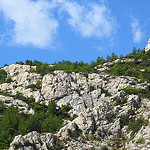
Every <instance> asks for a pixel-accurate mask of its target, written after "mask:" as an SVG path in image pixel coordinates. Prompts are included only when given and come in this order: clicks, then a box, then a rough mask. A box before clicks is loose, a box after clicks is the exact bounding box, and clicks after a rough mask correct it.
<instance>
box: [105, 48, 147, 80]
mask: <svg viewBox="0 0 150 150" xmlns="http://www.w3.org/2000/svg"><path fill="white" fill-rule="evenodd" d="M121 59H122V60H123V58H121ZM124 59H133V61H131V62H130V61H129V62H121V61H119V62H118V63H116V64H115V65H114V66H113V67H112V68H111V70H107V71H106V72H107V73H111V74H113V75H116V76H119V75H126V76H133V77H137V78H139V79H141V81H148V82H150V51H147V52H145V50H140V49H138V50H136V48H135V47H134V48H133V51H132V53H130V54H128V55H126V56H125V57H124Z"/></svg>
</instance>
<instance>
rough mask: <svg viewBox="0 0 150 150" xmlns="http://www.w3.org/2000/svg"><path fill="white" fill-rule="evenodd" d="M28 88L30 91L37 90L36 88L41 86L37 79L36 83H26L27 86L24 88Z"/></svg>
mask: <svg viewBox="0 0 150 150" xmlns="http://www.w3.org/2000/svg"><path fill="white" fill-rule="evenodd" d="M28 88H31V89H32V91H36V90H38V89H41V88H42V87H41V81H40V80H38V81H37V83H36V84H30V85H28V86H27V87H26V89H28Z"/></svg>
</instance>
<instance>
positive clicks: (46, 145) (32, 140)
mask: <svg viewBox="0 0 150 150" xmlns="http://www.w3.org/2000/svg"><path fill="white" fill-rule="evenodd" d="M56 141H57V137H56V136H55V135H54V134H52V133H45V134H40V133H37V132H36V131H33V132H30V133H28V134H27V135H25V136H22V135H18V136H16V137H15V138H14V140H13V142H12V143H10V148H9V150H24V149H26V150H35V149H38V150H50V149H54V148H55V145H56Z"/></svg>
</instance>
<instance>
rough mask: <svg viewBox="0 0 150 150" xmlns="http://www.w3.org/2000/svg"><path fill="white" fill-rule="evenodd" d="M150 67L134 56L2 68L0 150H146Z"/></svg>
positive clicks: (145, 56) (144, 57)
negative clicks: (86, 62)
mask: <svg viewBox="0 0 150 150" xmlns="http://www.w3.org/2000/svg"><path fill="white" fill-rule="evenodd" d="M149 61H150V52H149V51H148V52H145V51H133V53H131V54H129V55H127V56H126V57H123V58H120V59H117V58H116V56H115V55H112V56H111V57H109V59H108V60H104V59H102V58H99V59H97V61H96V62H93V63H91V64H90V65H88V64H85V63H83V62H80V63H78V62H76V63H71V62H69V61H65V62H63V63H58V64H56V63H55V64H53V65H49V64H47V63H45V64H42V63H40V62H38V61H34V62H32V61H29V60H27V61H26V64H23V63H19V64H12V65H9V66H5V67H3V68H1V70H0V71H1V72H0V81H1V82H0V83H1V84H0V114H1V119H0V149H4V148H8V147H9V144H10V143H11V144H10V148H9V149H10V150H14V149H18V150H19V149H30V150H32V149H41V150H47V149H68V150H74V149H90V150H92V149H97V150H100V149H102V150H107V149H110V150H113V149H129V150H134V149H136V150H137V149H139V150H141V149H143V150H144V149H149V148H150V142H149V141H150V128H149V127H150V123H149V121H150V94H149V93H150V83H149V81H150V79H149V68H150V66H149V64H150V63H149ZM15 136H16V137H15ZM14 137H15V138H14Z"/></svg>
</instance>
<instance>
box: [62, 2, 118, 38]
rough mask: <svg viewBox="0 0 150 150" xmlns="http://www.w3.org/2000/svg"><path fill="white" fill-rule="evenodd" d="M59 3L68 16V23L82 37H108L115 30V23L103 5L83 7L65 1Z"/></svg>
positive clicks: (94, 4)
mask: <svg viewBox="0 0 150 150" xmlns="http://www.w3.org/2000/svg"><path fill="white" fill-rule="evenodd" d="M59 2H61V3H62V9H63V11H66V12H67V13H68V14H69V16H70V18H69V19H68V23H69V24H70V25H71V26H72V27H73V28H74V29H75V30H76V31H78V32H79V33H80V34H81V35H82V36H83V37H91V36H97V37H100V38H101V37H109V36H110V35H111V34H112V33H113V32H114V31H115V30H116V21H115V19H114V18H113V17H111V15H110V11H109V9H108V8H107V7H106V6H104V5H98V4H96V3H87V5H85V6H83V5H80V4H78V3H76V2H68V1H66V0H59Z"/></svg>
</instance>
